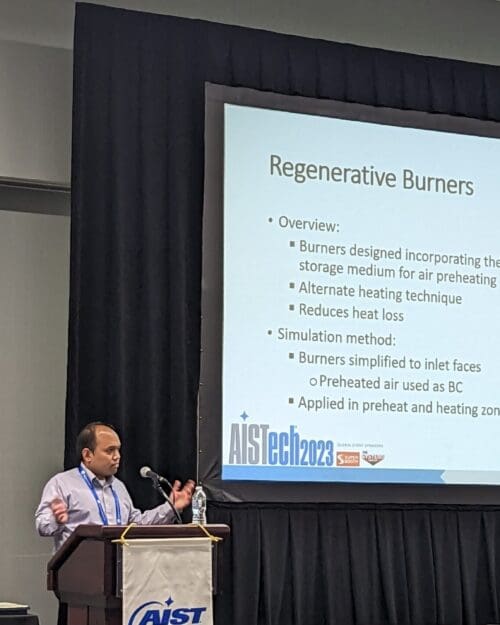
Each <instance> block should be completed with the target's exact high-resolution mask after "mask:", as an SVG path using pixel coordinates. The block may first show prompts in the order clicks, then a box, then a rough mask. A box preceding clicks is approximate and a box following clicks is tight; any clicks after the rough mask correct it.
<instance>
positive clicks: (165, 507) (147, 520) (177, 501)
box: [127, 480, 195, 525]
mask: <svg viewBox="0 0 500 625" xmlns="http://www.w3.org/2000/svg"><path fill="white" fill-rule="evenodd" d="M194 486H195V484H194V482H193V481H192V480H188V481H187V482H186V483H185V484H184V486H181V483H180V482H179V481H175V482H174V487H173V489H172V492H171V494H170V497H169V499H170V501H171V503H172V504H173V505H174V506H175V508H176V510H178V511H179V512H181V511H182V510H184V508H186V507H187V506H188V505H189V504H190V503H191V498H192V495H193V491H194ZM127 495H128V497H129V499H130V495H129V494H128V492H127ZM174 519H175V514H174V512H173V510H172V507H171V506H170V505H169V504H168V503H167V502H165V503H162V504H160V505H159V506H157V507H156V508H152V509H151V510H145V511H144V512H141V511H140V510H139V509H138V508H136V507H134V505H133V503H132V500H130V516H129V521H128V522H129V523H137V524H138V525H168V524H170V523H173V522H174Z"/></svg>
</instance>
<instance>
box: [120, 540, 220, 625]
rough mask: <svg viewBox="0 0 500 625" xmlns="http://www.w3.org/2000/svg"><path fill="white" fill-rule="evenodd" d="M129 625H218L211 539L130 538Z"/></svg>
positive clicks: (126, 569) (126, 550)
mask: <svg viewBox="0 0 500 625" xmlns="http://www.w3.org/2000/svg"><path fill="white" fill-rule="evenodd" d="M122 623H123V625H177V624H183V625H184V624H185V625H191V624H192V625H198V624H199V625H213V613H212V545H211V541H210V539H209V538H167V539H153V540H149V539H138V540H127V545H124V546H123V617H122Z"/></svg>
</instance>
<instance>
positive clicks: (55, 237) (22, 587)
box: [0, 210, 69, 625]
mask: <svg viewBox="0 0 500 625" xmlns="http://www.w3.org/2000/svg"><path fill="white" fill-rule="evenodd" d="M68 241H69V218H68V217H64V216H54V215H34V214H30V213H21V212H9V211H3V210H0V398H1V399H0V432H1V434H0V496H1V500H2V504H1V505H0V528H1V531H0V553H1V557H0V601H2V600H4V601H17V602H27V603H29V604H30V605H31V606H32V611H33V612H34V613H37V614H39V615H40V617H41V623H42V624H43V625H49V624H50V625H52V624H55V620H54V619H55V615H56V602H55V600H54V598H53V597H51V596H49V594H48V593H47V591H46V590H45V569H46V564H47V560H48V558H49V556H50V552H51V549H52V545H51V542H50V540H47V539H42V538H38V536H37V535H36V534H35V530H34V523H33V512H34V510H35V507H36V505H37V503H38V500H39V497H40V492H41V488H42V486H43V484H44V483H45V481H46V479H47V478H48V476H49V475H51V474H53V473H54V472H56V471H59V470H61V468H62V462H63V446H64V400H65V379H66V345H67V341H66V334H67V323H68V257H69V249H68V247H69V246H68Z"/></svg>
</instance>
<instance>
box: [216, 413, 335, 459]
mask: <svg viewBox="0 0 500 625" xmlns="http://www.w3.org/2000/svg"><path fill="white" fill-rule="evenodd" d="M228 464H230V465H243V466H245V465H252V466H256V465H260V466H281V467H333V466H335V458H334V454H333V441H331V440H323V439H316V438H305V437H303V436H302V435H301V433H300V432H299V428H298V427H297V426H296V425H290V426H289V428H288V429H287V430H284V431H276V430H272V429H271V426H270V425H269V424H268V423H252V422H251V420H250V416H249V415H248V414H247V413H246V412H243V413H242V414H241V415H240V416H239V419H238V421H237V422H236V423H232V424H231V431H230V436H229V457H228Z"/></svg>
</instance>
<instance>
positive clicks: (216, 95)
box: [197, 83, 500, 504]
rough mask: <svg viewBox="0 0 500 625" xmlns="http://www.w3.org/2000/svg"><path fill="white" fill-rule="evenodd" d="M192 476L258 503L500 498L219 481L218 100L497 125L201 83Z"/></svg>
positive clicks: (444, 488) (454, 490) (425, 125)
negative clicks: (202, 164) (199, 277)
mask: <svg viewBox="0 0 500 625" xmlns="http://www.w3.org/2000/svg"><path fill="white" fill-rule="evenodd" d="M205 87H206V94H205V96H206V100H205V104H206V107H205V179H204V205H203V247H202V299H201V310H202V317H201V352H200V383H199V394H198V415H197V416H198V448H197V459H198V481H199V482H200V483H202V484H203V485H204V487H205V488H206V489H207V492H208V493H209V496H210V497H211V498H212V499H215V500H218V501H233V502H241V501H254V502H255V501H259V502H306V503H307V502H325V503H326V502H339V503H340V502H357V503H361V502H363V503H367V502H370V503H440V504H443V503H445V504H473V503H481V504H500V486H495V485H457V484H432V485H431V484H425V485H423V484H392V483H357V482H356V483H353V482H349V483H345V482H328V483H325V482H269V481H258V482H255V481H243V480H241V481H240V480H237V481H236V480H222V479H221V465H222V337H223V299H222V298H223V210H224V206H223V185H224V178H223V176H224V104H226V103H227V104H237V105H242V106H251V107H255V108H266V109H274V110H279V111H289V112H292V113H305V114H311V115H321V116H325V117H335V118H339V119H346V120H353V121H364V122H371V123H377V124H385V125H391V126H401V127H408V128H419V129H427V130H437V131H442V132H455V133H459V134H465V135H475V136H483V137H490V138H500V124H498V123H496V122H490V121H483V120H477V119H472V118H466V117H454V116H450V115H444V114H434V113H424V112H420V111H413V110H399V109H391V108H383V107H374V106H367V105H360V104H352V103H345V102H338V101H334V100H319V99H314V98H305V97H302V96H287V95H283V94H277V93H271V92H262V91H257V90H253V89H247V88H239V87H227V86H224V85H216V84H212V83H206V85H205Z"/></svg>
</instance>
